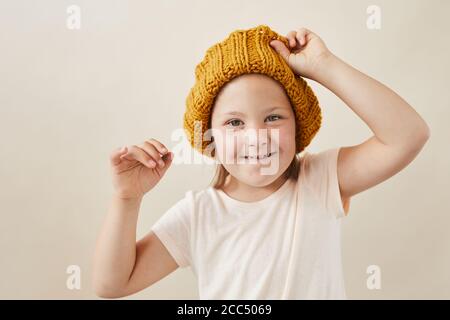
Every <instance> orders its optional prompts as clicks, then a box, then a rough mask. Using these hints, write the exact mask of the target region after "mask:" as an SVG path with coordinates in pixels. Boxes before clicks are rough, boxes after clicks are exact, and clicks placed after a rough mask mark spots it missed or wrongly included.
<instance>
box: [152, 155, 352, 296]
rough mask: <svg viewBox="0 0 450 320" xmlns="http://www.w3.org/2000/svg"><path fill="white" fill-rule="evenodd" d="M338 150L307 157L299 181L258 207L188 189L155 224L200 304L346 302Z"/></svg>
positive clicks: (343, 209)
mask: <svg viewBox="0 0 450 320" xmlns="http://www.w3.org/2000/svg"><path fill="white" fill-rule="evenodd" d="M339 149H340V148H334V149H328V150H325V151H322V152H319V153H308V152H306V151H305V153H304V154H303V156H301V158H300V159H301V160H300V171H299V179H298V180H297V181H294V180H292V179H288V180H287V181H286V182H285V183H284V184H283V185H282V186H281V187H280V188H279V189H277V190H276V191H275V192H274V193H272V194H271V195H269V196H268V197H266V198H264V199H262V200H260V201H257V202H242V201H238V200H236V199H234V198H231V197H230V196H228V195H227V194H226V193H224V192H223V191H221V190H217V189H214V188H213V187H208V188H207V189H204V190H200V191H192V190H190V191H187V192H186V194H185V197H184V198H182V199H181V200H179V201H178V202H177V203H176V204H175V205H173V206H172V207H171V208H170V209H168V210H167V212H166V213H165V214H164V215H162V216H161V217H160V218H159V220H158V221H157V222H156V223H155V224H154V225H153V227H152V230H153V231H154V232H155V234H156V235H157V236H158V238H159V239H160V240H161V241H162V243H163V244H164V246H165V247H166V248H167V250H168V251H169V252H170V254H171V255H172V257H173V258H174V260H175V261H176V262H177V263H178V265H179V266H180V267H181V268H184V267H187V266H191V268H192V271H193V272H194V274H195V275H196V277H197V280H198V289H199V297H200V299H346V294H345V286H344V278H343V270H342V263H341V219H340V218H342V217H344V216H346V215H347V214H348V211H349V205H350V199H349V198H347V199H344V201H342V199H341V195H340V191H339V185H338V178H337V170H336V169H337V155H338V152H339Z"/></svg>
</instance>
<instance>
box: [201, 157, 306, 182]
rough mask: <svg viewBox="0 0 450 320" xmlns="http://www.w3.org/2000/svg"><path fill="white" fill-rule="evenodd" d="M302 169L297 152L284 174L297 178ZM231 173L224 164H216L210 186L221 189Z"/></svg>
mask: <svg viewBox="0 0 450 320" xmlns="http://www.w3.org/2000/svg"><path fill="white" fill-rule="evenodd" d="M299 170H300V156H299V154H298V153H297V154H295V156H294V158H293V159H292V161H291V164H290V165H289V167H288V168H287V169H286V171H285V172H283V174H286V175H287V176H288V179H293V180H294V181H296V180H297V178H298V174H299ZM229 175H230V173H229V172H228V171H227V170H226V169H225V167H224V166H223V164H221V163H218V164H217V165H216V172H215V174H214V177H213V179H212V180H211V182H210V184H209V186H212V187H213V188H215V189H221V188H222V187H223V185H224V184H225V180H226V178H227V177H228V176H229Z"/></svg>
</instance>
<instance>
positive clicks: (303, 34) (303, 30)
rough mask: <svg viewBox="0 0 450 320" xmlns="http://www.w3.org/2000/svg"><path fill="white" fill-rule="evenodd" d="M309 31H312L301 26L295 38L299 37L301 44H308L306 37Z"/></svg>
mask: <svg viewBox="0 0 450 320" xmlns="http://www.w3.org/2000/svg"><path fill="white" fill-rule="evenodd" d="M308 33H310V31H309V30H308V29H306V28H300V29H298V30H297V34H296V35H295V38H296V39H297V41H298V43H300V45H301V46H304V45H305V44H306V37H307V35H308Z"/></svg>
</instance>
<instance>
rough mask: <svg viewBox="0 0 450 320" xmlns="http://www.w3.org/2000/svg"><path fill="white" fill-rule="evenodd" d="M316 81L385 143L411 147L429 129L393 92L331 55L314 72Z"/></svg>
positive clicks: (421, 139) (420, 141) (425, 136)
mask: <svg viewBox="0 0 450 320" xmlns="http://www.w3.org/2000/svg"><path fill="white" fill-rule="evenodd" d="M316 80H317V81H318V82H319V83H321V84H322V85H323V86H325V87H326V88H328V89H329V90H331V91H332V92H333V93H334V94H336V95H337V96H338V97H339V98H340V99H341V100H342V101H344V102H345V103H346V104H347V105H348V106H349V107H350V108H351V109H352V110H353V111H354V112H355V113H356V114H357V115H358V116H359V117H360V118H361V119H362V120H363V121H364V122H365V123H366V124H367V125H368V126H369V128H370V129H371V130H372V131H373V133H374V135H375V136H376V137H377V138H378V139H379V140H380V141H381V142H382V143H384V144H386V145H398V146H412V147H413V146H415V145H419V144H421V143H422V141H423V140H426V139H427V137H428V135H429V129H428V126H427V124H426V123H425V121H424V120H423V119H422V118H421V117H420V115H419V114H418V113H417V112H416V111H415V110H414V109H413V108H412V107H411V106H410V105H409V104H408V103H407V102H406V101H405V100H403V99H402V98H401V97H400V96H399V95H397V94H396V93H395V92H394V91H392V90H391V89H389V88H388V87H386V86H385V85H383V84H382V83H380V82H378V81H377V80H375V79H373V78H371V77H369V76H367V75H365V74H364V73H362V72H360V71H358V70H356V69H355V68H353V67H352V66H350V65H348V64H347V63H345V62H344V61H342V60H341V59H339V58H338V57H336V56H335V55H333V54H331V55H330V56H329V57H327V58H326V59H324V62H323V63H322V64H321V67H320V70H319V71H318V73H317V79H316Z"/></svg>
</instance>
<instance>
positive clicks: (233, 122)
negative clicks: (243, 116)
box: [226, 119, 242, 127]
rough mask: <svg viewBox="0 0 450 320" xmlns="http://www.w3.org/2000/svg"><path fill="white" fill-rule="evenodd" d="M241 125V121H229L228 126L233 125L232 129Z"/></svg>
mask: <svg viewBox="0 0 450 320" xmlns="http://www.w3.org/2000/svg"><path fill="white" fill-rule="evenodd" d="M236 122H237V124H236ZM239 123H242V121H241V120H239V119H231V120H230V121H227V123H226V125H231V126H232V127H237V126H239ZM233 124H234V125H233Z"/></svg>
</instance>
